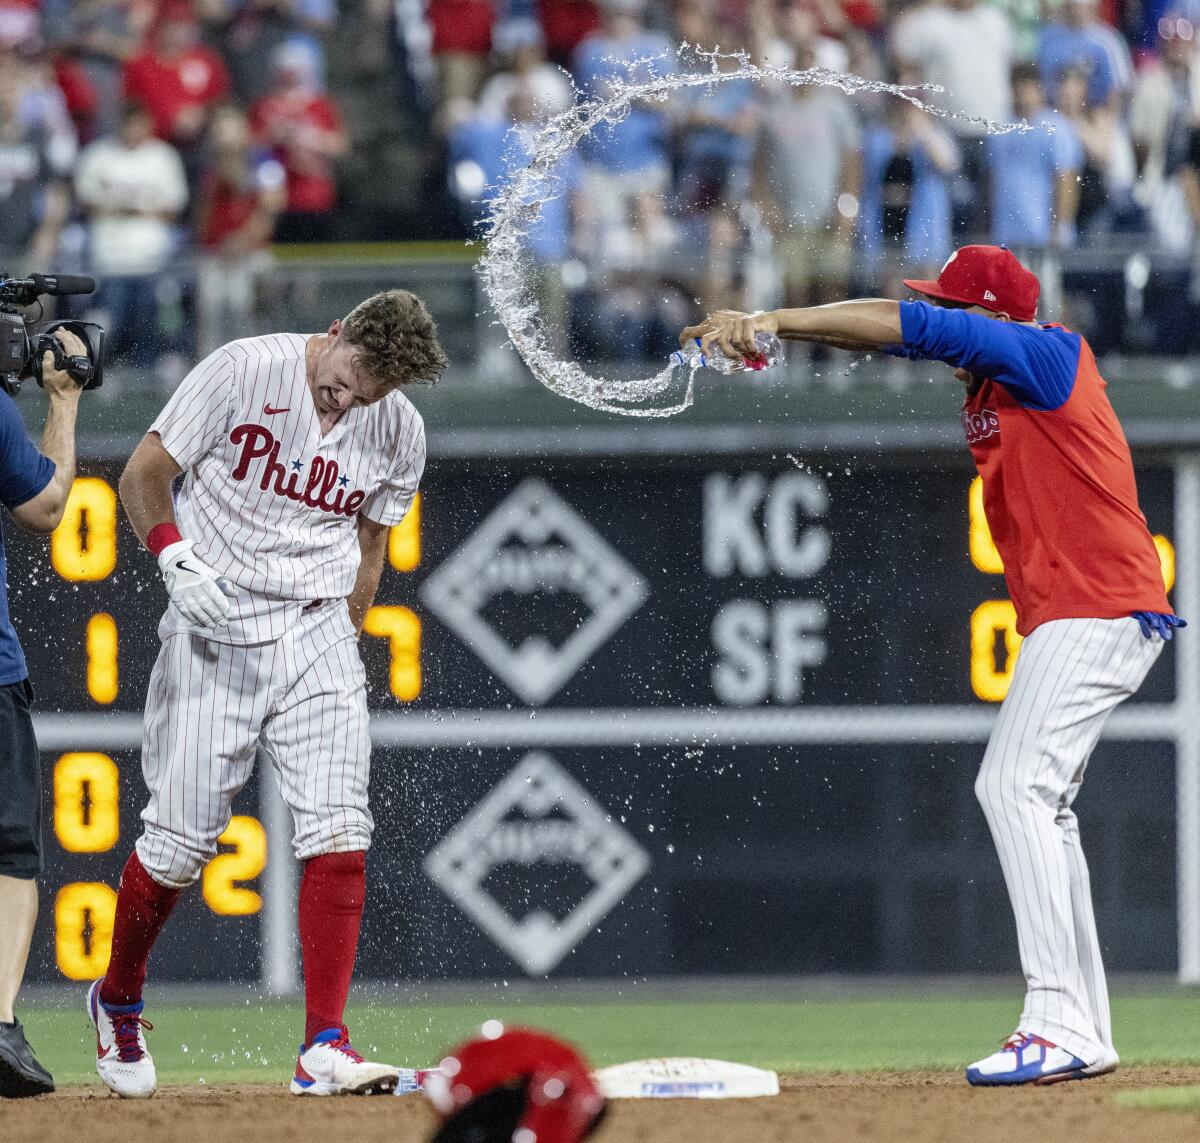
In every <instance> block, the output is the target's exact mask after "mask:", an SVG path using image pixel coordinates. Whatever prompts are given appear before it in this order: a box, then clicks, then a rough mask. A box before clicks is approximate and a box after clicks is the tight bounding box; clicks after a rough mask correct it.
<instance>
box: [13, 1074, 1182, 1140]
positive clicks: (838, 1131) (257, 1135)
mask: <svg viewBox="0 0 1200 1143" xmlns="http://www.w3.org/2000/svg"><path fill="white" fill-rule="evenodd" d="M1180 1085H1188V1086H1195V1085H1200V1068H1197V1067H1141V1068H1129V1069H1125V1070H1123V1071H1121V1072H1119V1073H1118V1074H1116V1075H1114V1076H1106V1077H1104V1078H1101V1079H1095V1080H1088V1081H1086V1082H1081V1083H1065V1084H1059V1085H1056V1086H1054V1087H1047V1088H1022V1089H1015V1090H1010V1091H1005V1090H977V1089H972V1088H968V1087H966V1086H965V1085H964V1084H963V1081H962V1079H961V1077H960V1076H959V1075H956V1074H953V1073H948V1072H903V1073H870V1074H858V1075H851V1074H841V1075H792V1076H786V1077H784V1079H783V1091H782V1093H781V1094H780V1095H779V1096H778V1097H777V1098H774V1099H755V1100H730V1101H727V1102H699V1101H685V1100H679V1101H669V1102H668V1101H651V1100H648V1101H644V1102H643V1101H628V1100H625V1101H620V1102H616V1103H614V1104H613V1105H612V1110H611V1112H610V1114H609V1118H608V1121H607V1122H606V1123H605V1125H604V1126H603V1128H602V1129H601V1130H600V1131H599V1132H598V1133H597V1134H596V1135H595V1136H594V1140H595V1143H850V1141H855V1140H872V1141H875V1140H878V1141H880V1143H967V1141H972V1143H1012V1140H1013V1139H1034V1140H1040V1139H1060V1140H1061V1139H1081V1140H1083V1139H1086V1140H1088V1143H1164V1141H1172V1140H1181V1141H1182V1140H1196V1139H1200V1114H1185V1113H1179V1112H1169V1111H1161V1112H1160V1111H1146V1110H1140V1109H1132V1108H1128V1109H1127V1108H1122V1107H1118V1106H1116V1104H1115V1103H1114V1101H1113V1096H1114V1095H1115V1094H1116V1093H1117V1092H1119V1091H1128V1090H1132V1089H1138V1088H1146V1087H1173V1086H1180ZM433 1126H434V1117H433V1114H432V1112H431V1110H430V1108H429V1106H428V1105H427V1104H426V1102H425V1100H424V1099H423V1098H421V1097H420V1096H406V1097H404V1098H402V1099H395V1098H391V1097H380V1098H376V1099H352V1098H345V1099H319V1100H318V1099H313V1100H301V1099H296V1098H295V1097H293V1096H290V1095H288V1094H287V1093H286V1090H285V1089H282V1088H280V1087H275V1086H272V1087H266V1086H245V1085H243V1086H226V1087H219V1086H214V1087H207V1088H205V1087H168V1088H165V1089H163V1090H162V1091H160V1092H159V1094H158V1095H157V1096H156V1097H155V1098H154V1099H152V1100H148V1101H146V1102H144V1103H141V1102H126V1101H123V1100H118V1099H116V1098H115V1097H111V1096H109V1095H108V1094H107V1093H104V1094H101V1092H100V1090H99V1089H97V1088H95V1087H76V1088H67V1089H65V1090H64V1091H62V1092H58V1093H56V1094H55V1095H52V1096H48V1097H45V1098H43V1099H40V1100H25V1101H3V1102H0V1138H3V1139H4V1140H6V1141H7V1140H13V1141H14V1143H43V1141H44V1143H58V1141H59V1140H63V1139H80V1138H101V1139H120V1140H121V1143H196V1140H211V1139H217V1140H226V1141H229V1140H242V1141H252V1143H308V1141H309V1140H312V1141H313V1143H318V1141H320V1143H325V1141H326V1140H328V1139H330V1138H336V1139H347V1140H353V1141H354V1143H424V1141H425V1140H426V1139H428V1137H429V1135H430V1134H431V1133H432V1129H433Z"/></svg>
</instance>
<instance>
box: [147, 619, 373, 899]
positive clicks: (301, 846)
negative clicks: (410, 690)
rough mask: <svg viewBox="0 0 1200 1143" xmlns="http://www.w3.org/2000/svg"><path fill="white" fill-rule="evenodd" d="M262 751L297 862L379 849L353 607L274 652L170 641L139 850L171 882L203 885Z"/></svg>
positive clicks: (160, 675) (157, 696) (299, 632)
mask: <svg viewBox="0 0 1200 1143" xmlns="http://www.w3.org/2000/svg"><path fill="white" fill-rule="evenodd" d="M259 747H261V748H262V749H263V751H264V752H265V753H266V755H267V756H268V757H269V758H270V759H271V762H272V764H273V766H274V768H275V770H276V772H277V773H278V775H279V781H280V789H281V790H282V792H283V797H284V800H285V801H286V802H287V804H288V807H289V808H290V809H291V811H292V817H293V820H294V822H295V835H294V837H293V839H292V846H293V849H294V850H295V854H296V856H297V858H299V859H301V860H305V859H307V858H310V857H316V856H318V855H319V854H322V853H340V852H353V851H356V850H365V849H367V848H368V847H369V845H370V844H371V830H372V828H373V824H374V823H373V822H372V819H371V813H370V810H369V809H368V807H367V783H368V779H369V776H370V739H369V737H368V733H367V703H366V676H365V672H364V671H363V666H362V660H361V659H360V658H359V655H358V645H357V643H356V641H355V638H354V629H353V626H352V625H351V622H350V616H349V614H348V612H347V610H346V602H345V600H330V601H328V602H326V603H324V604H321V605H320V606H318V607H315V608H313V609H312V610H310V611H305V612H303V613H302V614H301V617H300V621H299V622H298V623H297V624H296V625H295V626H293V627H292V628H291V629H290V630H289V631H288V632H287V633H286V634H285V635H284V636H283V637H282V638H280V639H278V640H276V641H275V642H271V643H257V644H252V645H250V646H234V645H231V644H228V643H218V642H216V641H214V640H211V639H204V638H201V637H200V636H196V635H190V634H188V633H186V632H181V633H178V634H173V635H168V636H167V638H166V639H164V640H163V645H162V649H161V650H160V652H159V656H158V660H157V662H156V663H155V665H154V671H153V674H152V675H151V678H150V690H149V694H148V695H147V699H146V721H145V730H144V734H143V739H142V774H143V776H144V777H145V780H146V787H147V789H148V790H149V793H150V801H149V804H148V805H147V806H146V808H145V810H143V811H142V821H143V823H144V831H143V833H142V836H141V837H140V838H139V839H138V841H137V853H138V857H139V858H140V859H141V862H142V865H143V866H145V868H146V871H147V872H148V873H149V874H150V875H151V876H152V877H153V878H154V879H155V880H156V881H158V882H159V883H160V884H163V885H167V886H171V887H176V888H178V887H182V886H184V885H190V884H191V883H192V882H194V881H195V880H196V878H197V877H199V876H200V873H201V871H202V870H203V868H204V866H205V865H206V864H207V862H208V861H209V860H210V859H211V858H212V857H213V856H214V855H215V853H216V852H217V838H218V837H219V836H220V835H221V834H222V833H223V832H224V830H225V827H226V826H227V825H228V824H229V818H230V814H231V807H232V803H233V799H234V797H235V796H236V795H237V794H238V792H239V791H240V790H241V788H242V787H243V786H244V785H245V784H246V782H247V781H248V780H249V778H250V774H251V771H252V769H253V767H254V760H255V754H256V750H257V749H258V748H259Z"/></svg>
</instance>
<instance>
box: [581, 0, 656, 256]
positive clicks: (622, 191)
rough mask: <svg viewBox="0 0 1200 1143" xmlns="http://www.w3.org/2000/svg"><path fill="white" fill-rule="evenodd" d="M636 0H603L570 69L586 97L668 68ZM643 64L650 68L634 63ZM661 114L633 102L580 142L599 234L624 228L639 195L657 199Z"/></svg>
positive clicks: (589, 195)
mask: <svg viewBox="0 0 1200 1143" xmlns="http://www.w3.org/2000/svg"><path fill="white" fill-rule="evenodd" d="M641 9H642V0H603V2H602V4H601V16H602V21H603V22H602V24H601V26H600V29H599V31H597V32H595V33H594V34H592V35H590V36H588V37H587V39H585V40H584V41H583V42H582V43H581V44H580V45H579V47H578V48H576V50H575V58H574V60H573V62H572V65H571V71H572V73H573V74H574V76H575V82H576V84H577V85H578V86H579V89H580V90H581V91H582V92H583V93H584V94H585V95H588V96H607V95H609V94H610V92H611V90H612V86H613V83H614V81H616V80H630V79H632V80H634V81H636V82H644V81H645V80H647V79H650V78H652V77H653V76H655V75H664V74H668V73H669V72H671V71H672V70H673V66H674V65H673V62H672V61H673V60H674V53H673V52H672V50H671V42H670V41H669V40H668V39H667V38H666V36H663V35H661V34H659V33H658V32H651V31H650V30H649V29H647V28H646V26H645V24H644V23H643V20H642V10H641ZM638 61H649V62H638ZM669 141H670V140H669V131H668V125H667V119H666V113H665V111H664V110H663V108H662V107H660V106H659V105H658V104H647V103H638V104H635V105H634V106H633V107H632V108H631V109H630V112H629V114H628V116H627V117H626V118H625V119H623V120H622V121H621V122H620V123H613V124H611V125H609V124H605V125H602V126H600V127H597V128H596V129H595V130H594V131H592V132H591V133H590V134H589V135H587V136H586V137H585V138H584V139H583V140H582V142H581V143H580V147H579V150H580V153H581V155H582V156H583V160H584V163H585V179H586V182H587V195H588V201H589V204H590V208H591V209H590V213H591V214H592V215H593V220H594V221H595V222H596V224H597V225H598V227H599V229H600V231H601V234H600V235H598V240H599V241H601V242H602V241H603V235H602V232H603V230H604V229H606V228H609V227H613V226H622V225H625V224H626V222H627V220H628V218H629V214H630V212H631V210H632V208H633V200H634V199H635V198H636V197H637V196H638V195H640V194H644V193H653V194H661V193H663V192H664V191H665V190H666V188H667V183H668V180H669V176H670V165H669V164H670V160H669V153H668V144H669Z"/></svg>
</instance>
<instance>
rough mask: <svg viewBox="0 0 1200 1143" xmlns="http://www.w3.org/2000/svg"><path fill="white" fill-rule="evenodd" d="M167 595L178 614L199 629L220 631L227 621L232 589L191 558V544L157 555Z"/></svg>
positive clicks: (171, 547) (182, 543) (176, 545)
mask: <svg viewBox="0 0 1200 1143" xmlns="http://www.w3.org/2000/svg"><path fill="white" fill-rule="evenodd" d="M158 566H159V568H161V569H162V576H163V582H165V583H166V585H167V594H168V595H169V596H170V597H171V602H172V603H173V604H175V607H176V609H177V610H178V611H179V614H180V615H182V616H183V617H184V619H186V620H187V621H188V622H189V623H195V624H196V625H197V626H198V627H223V626H224V625H225V624H226V623H227V622H228V621H229V612H230V609H231V608H232V604H231V603H230V602H229V597H230V596H231V595H232V589H230V588H229V587H228V585H227V584H224V583H223V581H221V580H219V579H218V578H217V573H216V572H215V571H213V570H212V568H210V567H209V566H208V565H207V564H203V563H201V562H200V561H199V560H198V559H197V558H196V557H195V556H194V555H192V541H191V540H178V541H176V542H175V543H174V544H168V545H167V546H166V547H165V548H163V550H162V551H161V552H159V554H158Z"/></svg>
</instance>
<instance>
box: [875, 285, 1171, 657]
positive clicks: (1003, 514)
mask: <svg viewBox="0 0 1200 1143" xmlns="http://www.w3.org/2000/svg"><path fill="white" fill-rule="evenodd" d="M901 321H902V326H903V330H904V345H903V348H901V347H894V349H893V350H892V352H897V353H902V354H903V355H904V356H908V357H916V358H922V359H933V360H938V361H945V362H947V363H948V364H951V365H956V366H961V367H962V368H964V369H967V370H969V371H970V372H971V373H973V374H975V375H976V376H977V377H986V378H987V380H984V381H983V382H982V383H980V384H979V386H978V387H977V388H975V389H974V390H973V391H972V392H970V393H969V395H968V397H967V400H966V402H965V404H964V405H963V412H962V421H963V428H964V430H965V431H966V437H967V444H968V446H969V447H970V449H971V455H972V457H973V458H974V460H975V466H976V468H978V470H979V475H980V476H981V477H983V504H984V511H985V512H986V514H987V520H988V526H989V527H990V528H991V532H992V539H993V540H994V541H995V544H996V549H997V551H999V553H1000V557H1001V559H1002V560H1003V561H1004V577H1005V580H1006V582H1007V584H1008V591H1009V595H1010V596H1011V598H1012V601H1013V605H1014V606H1015V608H1016V612H1017V630H1018V631H1019V632H1020V633H1021V634H1022V635H1028V634H1029V633H1030V632H1031V631H1033V630H1034V628H1036V627H1038V626H1039V625H1040V624H1042V623H1045V622H1047V621H1048V620H1051V619H1117V618H1120V617H1122V616H1126V615H1129V614H1131V613H1132V612H1135V611H1151V612H1160V613H1168V612H1170V610H1171V607H1170V604H1169V603H1168V602H1167V596H1166V591H1165V590H1164V587H1163V577H1162V570H1161V565H1160V563H1159V558H1158V551H1157V549H1156V548H1155V546H1154V540H1153V539H1152V538H1151V536H1150V531H1149V529H1148V528H1147V526H1146V518H1145V517H1144V516H1143V515H1142V512H1141V510H1140V509H1139V507H1138V499H1137V485H1136V482H1135V480H1134V475H1133V460H1132V458H1131V456H1130V454H1129V445H1128V444H1127V443H1126V441H1125V434H1124V433H1123V432H1122V431H1121V425H1120V422H1119V421H1118V420H1117V415H1116V413H1115V412H1114V411H1113V408H1112V405H1111V404H1109V401H1108V396H1107V393H1106V389H1107V385H1106V383H1105V381H1104V379H1103V378H1102V377H1101V376H1100V373H1099V371H1098V370H1097V368H1096V359H1095V357H1094V356H1093V355H1092V350H1091V347H1090V346H1089V345H1088V344H1087V342H1086V341H1085V340H1084V339H1083V338H1082V337H1080V335H1079V334H1077V333H1072V332H1071V331H1070V330H1067V329H1064V328H1063V327H1062V326H1056V325H1047V326H1041V327H1037V326H1027V325H1020V324H1017V323H1010V322H1000V321H995V320H992V319H990V318H986V317H983V316H981V315H978V314H972V313H968V312H966V311H964V310H950V309H941V308H937V307H934V306H931V305H929V304H927V303H925V302H904V303H902V304H901Z"/></svg>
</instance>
